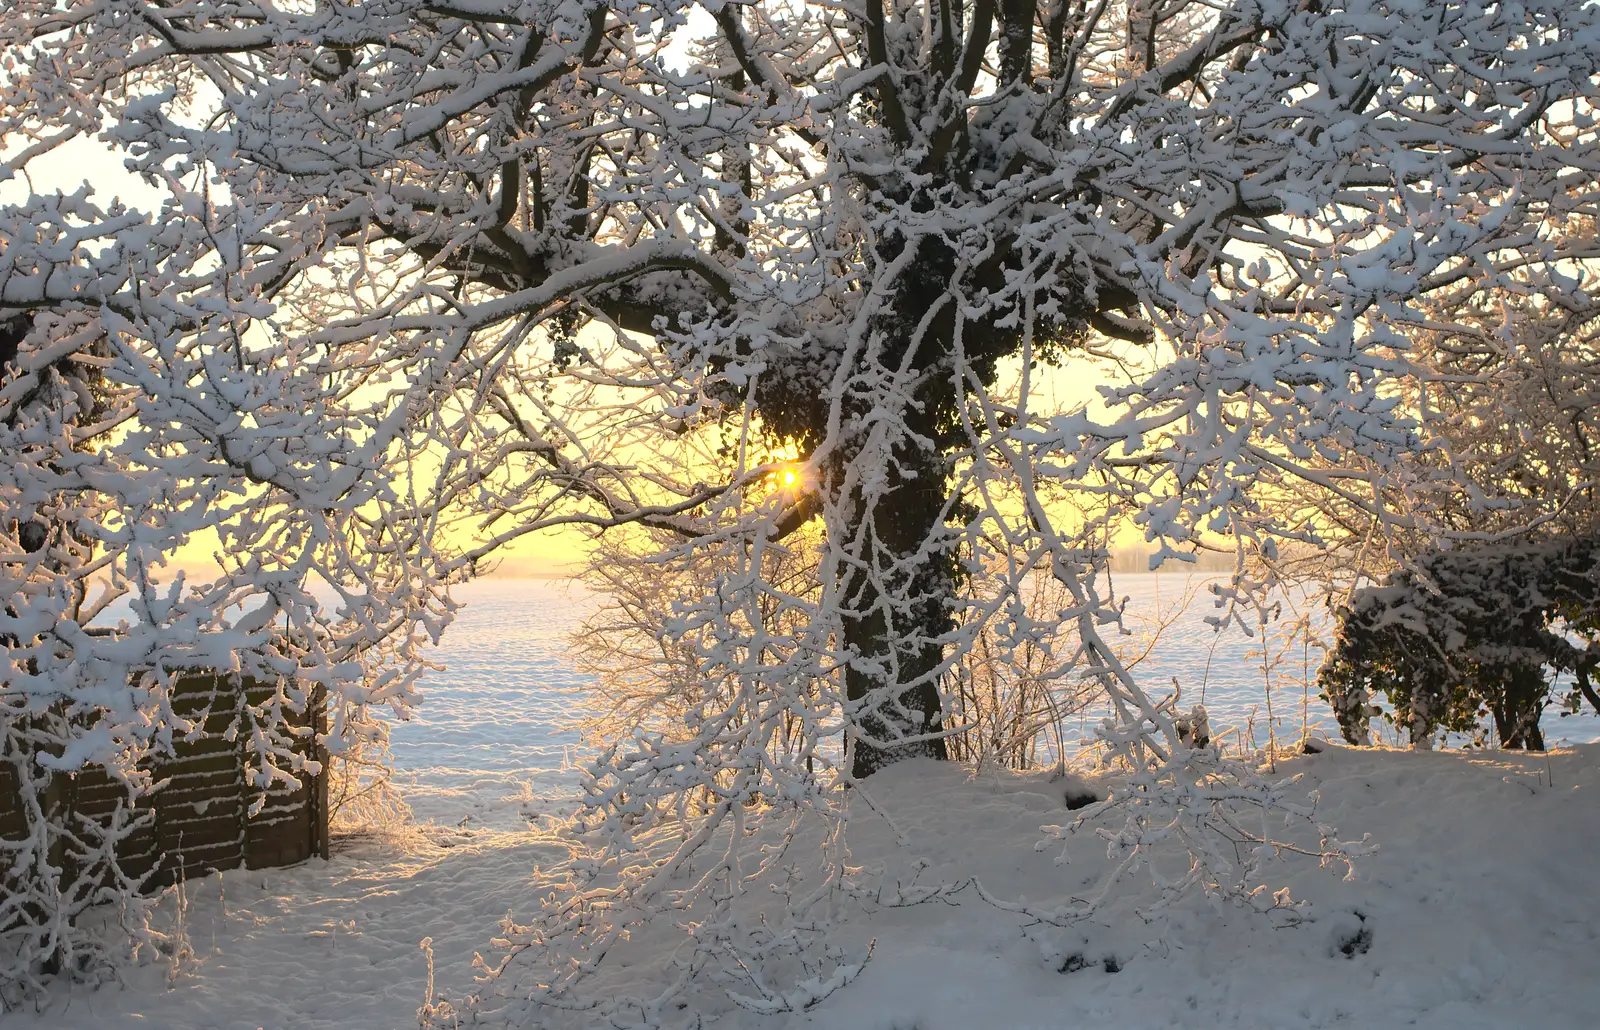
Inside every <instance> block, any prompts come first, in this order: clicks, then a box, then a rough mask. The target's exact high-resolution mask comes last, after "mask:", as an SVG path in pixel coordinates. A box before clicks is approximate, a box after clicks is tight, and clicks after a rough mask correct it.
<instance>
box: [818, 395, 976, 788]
mask: <svg viewBox="0 0 1600 1030" xmlns="http://www.w3.org/2000/svg"><path fill="white" fill-rule="evenodd" d="M919 399H921V400H923V401H924V403H923V405H922V408H921V410H920V411H918V410H912V411H907V412H905V413H904V417H905V419H906V421H907V423H908V428H909V429H910V430H911V433H910V434H908V436H909V437H910V438H911V440H912V441H914V442H909V443H907V444H906V445H904V446H902V447H897V448H896V451H895V462H894V464H895V467H896V469H897V470H898V471H897V472H891V473H890V474H891V475H895V476H896V482H895V483H894V484H893V486H891V488H890V489H889V490H888V491H887V492H885V493H883V494H881V495H880V496H879V497H878V498H877V499H876V501H875V503H874V504H873V505H872V508H871V510H870V511H867V510H866V507H867V505H866V503H865V502H864V501H858V504H857V505H856V508H857V510H859V511H860V512H861V515H860V516H859V517H858V519H857V520H853V521H854V522H855V524H852V525H850V526H845V527H841V529H842V530H843V532H844V533H845V534H847V535H849V536H854V535H855V534H856V533H858V532H861V533H865V534H867V539H866V541H865V544H866V546H865V547H864V548H863V549H862V551H861V555H862V558H863V559H864V562H865V567H859V566H858V567H855V568H854V569H853V570H852V572H851V574H850V579H849V581H848V582H847V585H846V590H845V610H846V614H845V619H844V638H845V639H844V642H845V645H846V647H847V648H849V649H850V651H851V652H852V653H853V654H854V655H855V656H856V657H855V659H854V660H853V661H852V663H851V665H850V667H849V668H848V670H847V671H846V674H845V693H846V696H847V697H848V698H849V700H850V701H852V702H860V701H862V700H863V699H865V698H867V697H868V695H869V694H873V693H874V692H875V691H876V692H878V694H877V700H876V703H869V704H868V706H867V707H865V708H862V709H859V710H858V711H857V713H856V718H855V720H854V722H855V727H854V729H853V731H852V736H853V737H854V748H855V751H854V759H853V762H852V765H851V772H852V774H853V775H855V776H857V777H864V776H870V775H872V774H873V773H875V772H877V771H878V770H879V769H882V768H883V767H884V766H887V765H890V764H892V763H894V762H897V761H900V760H901V759H904V758H913V757H929V758H938V759H945V758H947V757H948V756H949V755H948V750H947V748H946V747H945V742H944V740H943V738H936V739H932V740H926V739H924V740H915V741H911V742H907V743H904V744H894V743H891V742H893V741H895V740H898V739H900V738H905V737H923V736H925V735H927V734H929V733H937V732H938V731H939V730H940V729H942V728H943V715H942V710H941V704H940V700H939V687H938V678H937V676H938V668H939V666H940V664H941V663H942V662H943V660H944V646H943V645H942V644H941V643H939V640H940V638H941V637H943V636H944V635H945V634H946V633H948V632H949V631H950V629H951V628H952V626H953V625H954V620H953V611H954V603H953V602H954V597H955V575H954V569H955V563H954V554H953V543H952V542H951V541H950V540H949V539H948V534H947V533H946V531H945V526H944V519H943V516H944V507H945V500H946V491H947V489H948V482H949V477H948V475H947V473H946V470H945V462H944V456H943V455H942V454H941V453H939V451H938V450H937V449H935V448H933V447H929V446H927V441H929V440H931V439H932V438H933V430H934V426H933V421H934V419H935V418H936V417H937V414H938V407H939V406H938V403H937V400H936V399H933V398H919ZM843 543H844V541H841V544H843ZM884 688H889V689H884ZM894 688H902V689H894ZM885 695H887V696H885ZM866 737H870V738H873V740H868V739H864V738H866ZM874 741H875V742H874Z"/></svg>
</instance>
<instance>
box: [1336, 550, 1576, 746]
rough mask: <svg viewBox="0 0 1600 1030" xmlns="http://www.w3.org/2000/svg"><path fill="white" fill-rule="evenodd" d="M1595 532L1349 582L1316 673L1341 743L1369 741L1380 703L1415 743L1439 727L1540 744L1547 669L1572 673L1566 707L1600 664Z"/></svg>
mask: <svg viewBox="0 0 1600 1030" xmlns="http://www.w3.org/2000/svg"><path fill="white" fill-rule="evenodd" d="M1597 629H1600V539H1596V538H1593V537H1559V538H1553V539H1547V540H1542V541H1538V542H1535V543H1524V544H1518V545H1506V544H1494V545H1490V546H1486V547H1480V548H1475V549H1471V550H1461V551H1439V552H1435V553H1432V554H1429V555H1427V556H1425V557H1423V558H1422V559H1420V560H1419V561H1417V562H1415V563H1414V564H1413V565H1411V566H1410V567H1408V568H1405V569H1402V570H1400V571H1397V572H1395V573H1394V574H1392V575H1390V576H1389V577H1388V578H1387V579H1386V580H1385V581H1384V582H1383V583H1382V584H1381V585H1377V586H1369V587H1366V588H1363V589H1361V590H1358V591H1357V592H1356V593H1355V594H1354V596H1353V597H1352V598H1351V600H1350V603H1349V604H1347V605H1345V606H1343V607H1342V608H1340V610H1339V627H1338V643H1337V646H1336V647H1335V649H1334V650H1333V652H1332V653H1330V655H1329V657H1328V661H1327V662H1326V663H1325V664H1324V665H1323V667H1322V670H1321V672H1320V674H1319V679H1320V682H1321V685H1322V691H1323V696H1324V697H1326V698H1327V699H1328V701H1329V703H1330V704H1332V705H1333V710H1334V712H1335V714H1337V716H1338V717H1339V723H1340V725H1341V727H1343V730H1344V736H1345V739H1347V740H1349V741H1350V742H1351V743H1353V744H1366V743H1369V742H1370V730H1369V723H1370V720H1371V718H1372V716H1374V715H1378V714H1380V712H1381V711H1382V710H1381V709H1380V708H1379V707H1378V706H1377V705H1375V704H1374V703H1373V699H1374V697H1375V696H1376V695H1378V694H1382V695H1383V696H1384V697H1385V698H1387V700H1388V701H1389V704H1390V705H1391V706H1392V711H1390V712H1384V713H1383V715H1384V717H1385V718H1388V719H1391V720H1392V721H1393V722H1395V723H1396V724H1397V725H1400V726H1404V727H1405V728H1406V730H1407V731H1408V732H1409V734H1410V737H1411V741H1412V744H1413V745H1414V746H1417V747H1423V748H1426V747H1428V746H1430V744H1431V742H1432V741H1433V739H1434V737H1435V736H1436V735H1437V734H1438V733H1439V731H1441V730H1446V731H1453V732H1458V733H1471V734H1475V735H1476V736H1477V737H1478V738H1479V739H1480V740H1482V739H1484V738H1485V736H1486V733H1487V727H1486V725H1485V720H1486V719H1490V718H1492V720H1493V724H1494V730H1495V734H1496V736H1497V738H1498V739H1499V741H1500V743H1501V745H1502V746H1504V747H1511V748H1531V749H1534V750H1542V749H1543V747H1544V738H1543V735H1542V734H1541V733H1540V730H1539V716H1540V713H1541V712H1542V711H1543V710H1544V707H1545V705H1546V703H1547V701H1548V699H1549V696H1550V692H1551V690H1552V689H1553V685H1554V684H1553V682H1552V680H1551V679H1549V678H1547V670H1548V672H1550V673H1562V672H1568V673H1572V674H1573V676H1574V689H1573V691H1572V693H1571V694H1570V695H1569V697H1568V698H1567V703H1568V704H1569V705H1576V704H1577V703H1578V695H1579V694H1580V693H1581V694H1582V695H1583V696H1584V697H1587V698H1588V700H1589V701H1590V703H1591V704H1594V705H1595V707H1596V708H1597V709H1600V701H1596V698H1595V694H1594V692H1593V691H1592V690H1591V689H1590V687H1589V684H1588V678H1589V674H1590V672H1591V670H1593V669H1594V668H1595V667H1596V665H1597V664H1600V646H1597V645H1596V644H1594V643H1587V644H1585V643H1584V642H1582V641H1581V640H1580V641H1579V642H1576V643H1575V642H1574V637H1575V636H1587V637H1589V638H1591V639H1592V637H1593V635H1594V633H1595V631H1596V630H1597Z"/></svg>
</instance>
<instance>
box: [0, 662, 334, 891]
mask: <svg viewBox="0 0 1600 1030" xmlns="http://www.w3.org/2000/svg"><path fill="white" fill-rule="evenodd" d="M276 693H277V690H276V687H275V686H274V685H273V684H269V683H261V682H256V681H250V680H245V681H242V682H241V681H240V680H238V679H235V678H231V677H227V676H214V675H209V674H197V675H191V676H185V677H183V678H182V679H180V680H179V681H178V682H177V683H176V684H175V685H174V688H173V696H172V709H173V712H174V714H175V715H177V716H178V717H179V718H180V719H182V720H184V721H185V722H187V723H189V724H190V728H189V730H188V731H187V732H184V731H183V730H182V729H181V728H177V727H175V728H174V730H173V735H172V753H171V754H160V755H157V756H155V757H153V758H152V760H151V765H150V772H151V774H152V777H153V779H154V781H155V786H154V788H153V789H152V790H151V791H150V792H149V793H147V794H146V795H144V796H142V797H140V798H138V799H137V801H136V810H137V811H140V812H146V813H151V814H152V815H153V818H152V819H151V820H149V822H148V825H146V826H143V827H141V828H140V829H139V830H137V831H136V832H134V833H133V834H131V835H130V836H129V837H127V838H125V839H124V840H123V841H122V843H121V844H120V845H119V846H118V848H117V858H118V864H119V865H120V866H121V868H122V870H123V872H124V873H125V874H127V875H130V876H133V877H135V878H138V877H147V878H146V879H145V888H146V889H147V890H158V889H161V888H163V887H167V886H170V885H171V884H173V883H175V882H177V880H178V879H180V878H190V877H195V876H203V875H205V874H206V873H210V872H214V871H217V870H220V869H234V868H238V867H239V866H245V867H248V868H250V869H264V868H271V867H276V866H285V865H292V864H294V863H296V862H302V861H304V860H305V859H307V858H310V857H311V856H313V855H321V856H322V857H324V858H326V857H327V854H328V835H327V822H328V813H327V783H326V780H327V768H326V756H325V755H324V754H322V752H321V749H320V747H319V745H318V744H317V741H316V734H317V732H320V731H321V730H322V729H323V727H324V726H325V725H326V723H325V721H324V716H323V713H322V712H321V711H320V710H319V709H320V701H321V698H320V696H317V697H314V698H313V703H312V704H311V705H310V709H311V710H310V711H306V712H294V711H292V710H291V709H288V708H285V709H284V714H285V717H286V718H285V720H284V721H285V723H286V724H287V725H288V726H290V727H292V728H293V729H294V730H295V731H296V738H295V744H294V748H293V750H294V752H295V753H296V754H299V755H301V756H303V758H304V759H307V760H315V761H319V762H321V763H322V770H321V772H319V773H317V774H316V775H312V774H311V773H309V772H307V771H304V770H302V771H300V772H299V773H298V775H299V777H300V779H301V784H300V786H298V787H292V786H291V785H289V784H286V783H281V782H280V783H275V784H273V786H272V787H270V788H269V789H267V790H266V791H265V795H266V796H265V798H264V799H263V798H262V793H263V792H262V791H261V789H260V788H259V787H257V786H255V785H254V784H253V783H252V782H251V781H250V778H249V776H248V774H247V770H248V769H249V768H250V767H251V766H252V765H253V764H254V761H253V758H254V756H252V755H251V754H249V752H248V750H247V748H248V742H249V740H250V739H251V733H250V728H249V725H248V719H247V718H246V713H245V705H246V701H247V700H248V702H249V703H250V704H253V705H256V706H260V705H263V704H266V703H268V702H269V701H271V700H272V699H273V698H274V697H275V696H276ZM51 794H52V796H53V797H55V798H56V799H57V800H56V803H55V808H56V809H57V810H58V811H59V813H60V817H61V818H66V819H69V818H78V819H89V820H93V821H95V822H97V823H99V824H100V825H102V826H107V825H109V824H110V821H111V820H112V819H113V818H114V817H115V813H116V812H117V809H118V806H124V807H125V806H126V805H127V803H128V801H127V799H128V794H127V790H126V788H125V787H124V786H123V784H122V783H120V782H118V781H117V780H115V779H114V778H113V777H112V776H110V775H109V774H108V773H107V772H106V771H105V770H104V769H101V768H97V767H90V768H86V769H83V770H80V771H79V772H77V773H75V774H72V775H69V776H62V777H60V778H59V782H56V783H52V784H51ZM258 800H259V801H261V802H262V804H261V805H260V807H259V809H258V810H257V811H256V812H255V813H254V814H252V813H251V809H252V808H254V807H255V806H256V802H257V801H258ZM27 830H28V827H27V820H26V818H25V815H24V812H23V811H22V800H21V797H20V794H19V792H18V785H17V782H16V779H15V774H14V773H13V772H12V770H11V769H10V767H9V766H5V765H0V836H3V837H7V838H9V839H12V840H17V839H21V838H22V837H24V836H26V834H27Z"/></svg>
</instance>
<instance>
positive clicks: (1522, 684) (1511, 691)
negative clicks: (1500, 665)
mask: <svg viewBox="0 0 1600 1030" xmlns="http://www.w3.org/2000/svg"><path fill="white" fill-rule="evenodd" d="M1547 690H1548V687H1547V685H1546V683H1545V679H1544V670H1543V669H1542V668H1540V667H1539V666H1537V665H1533V666H1515V667H1513V668H1511V669H1508V670H1506V672H1505V673H1504V679H1503V681H1502V683H1501V685H1500V690H1499V695H1500V696H1499V700H1498V702H1497V703H1495V704H1493V705H1491V706H1490V707H1491V710H1492V711H1493V713H1494V723H1495V732H1496V733H1498V734H1499V736H1500V746H1501V747H1503V748H1507V749H1508V750H1513V751H1543V750H1544V734H1543V733H1542V732H1541V731H1540V729H1539V716H1540V714H1541V710H1542V709H1543V707H1544V699H1545V694H1546V692H1547Z"/></svg>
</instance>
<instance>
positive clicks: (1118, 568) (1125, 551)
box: [1111, 547, 1233, 573]
mask: <svg viewBox="0 0 1600 1030" xmlns="http://www.w3.org/2000/svg"><path fill="white" fill-rule="evenodd" d="M1153 554H1155V551H1154V549H1152V548H1141V547H1116V548H1112V550H1111V571H1112V572H1120V573H1137V572H1152V571H1155V572H1232V571H1233V554H1232V553H1231V552H1227V551H1199V552H1197V553H1196V554H1195V556H1194V559H1195V560H1194V561H1192V562H1191V561H1183V560H1180V559H1177V558H1168V559H1166V560H1165V561H1163V562H1162V563H1161V567H1160V568H1159V569H1154V570H1153V569H1151V568H1150V556H1151V555H1153Z"/></svg>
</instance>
